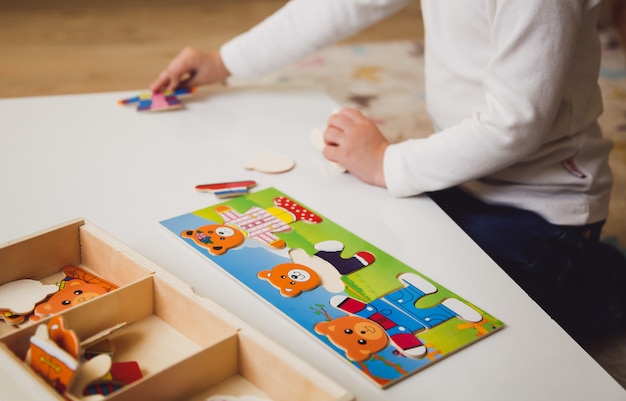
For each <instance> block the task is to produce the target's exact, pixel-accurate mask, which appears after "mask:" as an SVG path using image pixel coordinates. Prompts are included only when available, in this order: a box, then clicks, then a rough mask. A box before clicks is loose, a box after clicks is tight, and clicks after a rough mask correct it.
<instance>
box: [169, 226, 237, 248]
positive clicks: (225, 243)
mask: <svg viewBox="0 0 626 401" xmlns="http://www.w3.org/2000/svg"><path fill="white" fill-rule="evenodd" d="M181 236H182V237H183V238H190V239H192V240H193V242H195V243H196V244H197V245H199V246H201V247H203V248H206V249H207V250H208V251H209V253H211V254H212V255H223V254H225V253H226V251H228V250H229V249H232V248H236V247H238V246H239V245H241V244H242V243H243V241H244V240H245V237H244V235H243V233H242V232H241V231H239V230H237V229H236V228H233V227H230V226H224V225H220V224H209V225H206V226H202V227H198V228H196V229H195V230H185V231H183V232H182V233H181Z"/></svg>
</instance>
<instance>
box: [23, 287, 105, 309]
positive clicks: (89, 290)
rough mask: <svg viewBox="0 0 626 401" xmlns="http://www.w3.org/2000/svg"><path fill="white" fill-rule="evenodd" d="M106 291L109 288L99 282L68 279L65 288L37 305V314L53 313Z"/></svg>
mask: <svg viewBox="0 0 626 401" xmlns="http://www.w3.org/2000/svg"><path fill="white" fill-rule="evenodd" d="M106 293H107V290H106V289H104V288H103V287H102V286H101V285H98V284H89V283H87V282H85V281H83V280H70V281H66V282H65V287H63V289H61V290H59V291H57V292H55V293H54V295H52V296H51V297H50V299H48V300H47V301H46V302H43V303H40V304H39V305H37V306H36V307H35V315H37V316H40V317H43V316H47V315H52V314H53V313H57V312H61V311H62V310H65V309H68V308H70V307H72V306H75V305H78V304H80V303H82V302H85V301H89V300H90V299H93V298H95V297H97V296H98V295H102V294H106Z"/></svg>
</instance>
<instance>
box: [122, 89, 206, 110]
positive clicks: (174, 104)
mask: <svg viewBox="0 0 626 401" xmlns="http://www.w3.org/2000/svg"><path fill="white" fill-rule="evenodd" d="M194 92H195V88H179V89H176V90H174V91H164V92H144V93H140V94H139V95H137V96H134V97H131V98H127V99H122V100H119V101H118V104H120V105H128V104H137V111H146V110H147V111H165V110H175V109H180V108H181V107H183V105H182V103H181V102H180V99H179V97H183V96H187V95H190V94H192V93H194Z"/></svg>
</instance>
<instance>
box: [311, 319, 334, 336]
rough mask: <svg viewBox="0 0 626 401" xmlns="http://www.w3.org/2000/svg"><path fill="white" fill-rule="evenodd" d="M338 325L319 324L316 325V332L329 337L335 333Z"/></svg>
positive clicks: (330, 323)
mask: <svg viewBox="0 0 626 401" xmlns="http://www.w3.org/2000/svg"><path fill="white" fill-rule="evenodd" d="M336 327H337V325H336V324H335V323H333V322H319V323H318V324H316V325H315V331H316V332H317V333H319V334H324V335H328V334H331V333H332V332H333V331H335V328H336Z"/></svg>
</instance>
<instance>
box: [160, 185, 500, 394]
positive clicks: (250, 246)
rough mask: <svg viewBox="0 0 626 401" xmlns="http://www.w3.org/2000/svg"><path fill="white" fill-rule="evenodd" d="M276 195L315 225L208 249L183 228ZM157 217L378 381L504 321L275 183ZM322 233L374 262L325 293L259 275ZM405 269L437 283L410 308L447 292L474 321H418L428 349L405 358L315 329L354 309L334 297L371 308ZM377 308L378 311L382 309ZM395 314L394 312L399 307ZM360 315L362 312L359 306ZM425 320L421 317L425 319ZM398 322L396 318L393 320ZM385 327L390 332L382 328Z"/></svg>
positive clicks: (428, 361)
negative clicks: (353, 352) (356, 346)
mask: <svg viewBox="0 0 626 401" xmlns="http://www.w3.org/2000/svg"><path fill="white" fill-rule="evenodd" d="M277 198H283V199H284V198H288V199H290V200H292V201H294V202H296V203H297V204H299V205H301V206H303V207H304V208H306V209H308V210H309V211H310V212H311V213H314V214H315V215H316V216H318V217H319V218H320V219H321V221H320V222H318V223H316V224H312V223H310V222H307V221H295V222H292V223H290V224H288V227H287V228H284V227H283V229H284V231H281V232H273V234H274V235H275V236H276V237H278V238H279V239H280V240H283V241H284V243H285V247H284V248H273V247H272V246H268V244H267V243H264V242H263V241H258V240H257V239H255V238H252V237H251V236H250V235H249V236H247V237H246V238H245V241H244V242H243V244H241V245H239V246H237V247H235V248H232V249H228V250H227V251H225V252H224V253H222V254H220V255H216V254H214V253H212V252H210V251H209V250H208V248H207V247H206V246H205V244H203V243H202V242H201V241H195V240H194V238H190V237H188V234H189V232H188V231H189V230H196V229H197V228H200V227H202V226H206V225H209V224H220V225H221V224H224V223H226V224H228V222H229V221H230V222H232V221H231V220H230V219H226V220H228V221H225V218H224V215H223V213H220V211H223V210H230V211H235V212H236V214H237V215H244V214H246V212H248V211H250V210H251V209H252V208H261V209H272V208H274V209H275V208H276V205H275V203H274V200H275V199H277ZM257 210H258V209H257ZM160 224H161V225H162V226H164V227H165V228H166V229H167V230H169V231H171V232H172V233H173V234H174V235H176V236H177V237H178V238H180V239H181V240H183V241H184V242H185V243H187V244H188V245H189V246H191V247H193V248H194V249H196V250H197V251H198V252H200V253H201V254H202V255H204V256H205V257H206V258H207V259H208V260H210V261H211V262H213V263H214V264H215V265H216V266H217V267H219V268H221V269H222V270H223V271H225V272H226V273H228V274H229V275H230V276H232V277H233V278H235V279H236V280H238V281H239V282H240V283H241V284H243V285H244V286H245V287H247V288H248V289H249V290H251V291H252V292H254V293H255V294H256V295H258V296H259V297H260V298H261V299H263V300H265V301H266V302H268V303H269V304H270V305H272V306H273V307H274V308H276V309H277V310H278V311H279V312H281V313H282V314H283V315H284V316H286V317H287V318H289V319H290V320H292V321H293V322H294V323H296V324H297V325H298V326H300V327H301V328H302V329H304V330H305V331H306V332H308V333H309V334H310V335H312V336H314V337H315V338H317V339H318V340H319V341H321V342H323V343H324V344H326V346H328V347H329V348H330V349H331V350H332V351H334V352H335V353H336V354H337V355H339V356H340V357H341V359H343V360H344V361H346V362H347V363H349V364H350V365H352V366H353V367H355V368H356V369H358V370H359V371H361V372H362V373H363V374H364V375H365V376H367V377H368V378H369V379H371V380H372V381H373V382H374V383H375V384H376V385H378V386H380V387H382V388H386V387H388V386H390V385H392V384H394V383H396V382H398V381H399V380H401V379H404V378H406V377H408V376H410V375H412V374H414V373H416V372H418V371H420V370H422V369H424V368H426V367H428V366H431V365H432V364H434V363H436V362H438V361H440V360H441V359H443V358H444V357H447V356H449V355H451V354H453V353H455V352H457V351H459V350H461V349H463V348H465V347H466V346H469V345H471V344H473V343H475V342H476V341H479V340H481V339H482V338H485V337H486V336H487V335H489V334H492V333H494V332H496V331H498V330H499V329H501V328H503V327H504V323H503V322H502V321H500V320H498V319H497V318H495V317H494V316H492V315H490V314H489V313H487V312H485V311H484V310H482V309H480V308H478V307H477V306H475V305H473V304H471V303H470V302H468V301H467V300H465V299H463V298H461V297H460V296H458V295H457V294H455V293H453V292H452V291H450V290H448V289H447V288H445V287H444V286H442V285H440V284H438V283H435V282H434V281H432V280H430V279H428V278H427V277H425V276H424V275H422V274H421V273H419V272H418V271H417V270H416V269H414V268H412V267H411V266H408V265H406V264H405V263H403V262H401V261H399V260H397V259H396V258H394V257H393V256H392V255H390V254H388V253H386V252H384V251H383V250H381V249H379V248H377V247H376V246H374V245H372V244H370V243H369V242H367V241H365V240H364V239H362V238H360V237H359V236H357V235H356V234H354V233H352V232H350V231H349V230H347V229H345V228H343V227H341V226H339V225H338V224H336V223H334V222H333V221H332V220H330V219H328V218H326V217H324V216H322V215H320V214H318V213H317V212H315V211H313V210H311V209H309V208H307V207H306V206H305V205H302V204H301V203H300V202H298V201H297V200H296V199H293V198H291V197H289V196H287V195H286V194H284V193H282V192H281V191H279V190H277V189H275V188H267V189H265V190H262V191H258V192H255V193H250V194H248V195H245V196H241V197H238V198H233V199H230V200H228V201H225V202H222V203H218V204H216V205H213V206H209V207H207V208H203V209H200V210H196V211H193V212H190V213H186V214H183V215H180V216H177V217H173V218H170V219H167V220H163V221H161V222H160ZM183 233H187V235H186V236H183ZM328 240H335V241H340V242H341V243H343V245H344V249H343V251H342V252H341V256H340V257H341V259H343V260H344V261H345V260H348V259H352V255H355V254H357V253H359V252H362V251H366V253H370V254H372V255H374V257H375V261H374V262H373V263H371V264H369V265H367V266H365V267H362V268H359V269H358V270H355V271H353V272H351V273H349V274H345V275H340V280H341V283H342V284H343V286H344V288H343V290H342V291H340V292H339V293H337V292H335V291H336V290H333V292H331V291H329V290H327V289H326V288H324V287H323V286H322V285H319V286H317V287H315V288H313V289H310V290H305V291H303V292H301V293H300V294H299V295H297V296H284V295H281V293H280V291H279V289H278V287H275V286H274V285H272V284H270V282H269V281H268V280H266V279H261V278H259V277H258V274H259V273H260V272H262V271H271V270H272V269H273V268H274V267H276V266H278V265H281V264H285V263H292V262H293V260H292V258H291V256H290V251H293V250H299V252H301V251H305V252H306V254H307V255H308V256H311V257H313V256H314V255H317V254H319V251H318V250H317V249H316V248H315V245H316V244H319V243H321V242H324V241H328ZM251 261H253V262H251ZM404 273H410V274H412V275H414V276H419V277H420V278H421V279H422V280H425V281H427V282H428V283H430V284H431V285H432V286H434V288H435V291H433V292H430V293H427V294H426V295H425V296H423V297H421V298H418V299H417V301H416V302H414V306H415V308H417V309H420V310H428V309H430V308H432V307H435V308H437V307H438V306H439V305H441V303H442V302H443V301H444V300H449V299H453V300H458V301H460V303H462V304H464V305H465V306H467V307H469V308H471V309H472V310H473V311H474V312H478V313H479V314H480V320H479V321H469V322H468V321H466V320H463V319H461V318H459V317H451V318H449V317H448V318H446V319H444V320H442V321H441V322H440V323H439V324H435V325H434V326H432V327H423V328H422V329H421V331H414V332H413V334H414V336H416V337H417V338H418V339H419V340H421V342H422V343H423V344H424V346H425V349H426V353H425V355H423V356H422V357H418V358H411V357H407V356H406V353H403V352H402V349H401V348H399V347H397V346H394V345H393V343H392V341H387V343H386V346H384V348H383V349H382V350H379V351H375V352H373V353H372V354H371V355H370V356H369V357H367V359H364V360H357V359H358V358H350V357H348V356H347V355H348V354H347V351H346V349H345V348H342V347H340V346H337V345H336V342H334V341H331V340H330V339H329V337H328V336H327V335H323V334H319V333H318V332H317V331H316V329H315V326H316V325H318V324H320V323H321V322H328V321H331V320H332V321H334V320H335V319H338V318H340V317H343V316H348V315H354V313H347V312H346V311H345V310H342V309H340V308H338V307H336V306H335V307H334V306H333V305H331V299H333V297H337V296H339V297H340V298H346V297H348V298H351V299H355V300H358V301H360V302H362V303H365V304H367V306H368V308H371V306H372V305H378V306H380V305H381V303H380V300H381V299H385V298H389V296H390V294H393V293H394V292H396V291H398V290H402V288H403V283H402V282H401V281H399V279H398V277H399V276H401V275H402V274H404ZM335 304H336V302H335ZM378 309H379V311H380V312H382V313H383V314H385V313H388V312H383V311H382V310H380V308H378ZM394 313H395V314H397V311H396V312H394ZM359 314H360V315H362V312H361V313H359ZM389 316H390V317H393V316H395V315H389ZM428 319H429V318H426V320H428ZM392 320H395V319H392ZM404 320H406V316H405V315H402V316H401V319H400V321H404ZM410 320H411V319H410ZM413 320H414V319H413ZM378 323H380V320H379V321H378ZM383 324H384V323H383ZM399 326H402V325H401V324H399ZM411 331H412V330H411ZM387 333H388V334H389V333H390V332H389V331H387ZM387 339H388V340H390V339H391V337H390V336H387Z"/></svg>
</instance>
